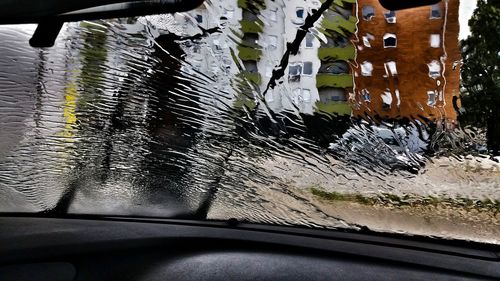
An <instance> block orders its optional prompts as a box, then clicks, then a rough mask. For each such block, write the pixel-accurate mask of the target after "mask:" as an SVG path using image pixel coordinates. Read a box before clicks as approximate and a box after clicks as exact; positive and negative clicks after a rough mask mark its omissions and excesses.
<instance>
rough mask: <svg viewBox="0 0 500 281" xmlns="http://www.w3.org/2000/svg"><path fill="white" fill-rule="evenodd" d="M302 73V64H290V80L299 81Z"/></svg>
mask: <svg viewBox="0 0 500 281" xmlns="http://www.w3.org/2000/svg"><path fill="white" fill-rule="evenodd" d="M301 73H302V65H300V64H298V63H292V64H290V66H289V67H288V81H289V82H299V81H300V74H301Z"/></svg>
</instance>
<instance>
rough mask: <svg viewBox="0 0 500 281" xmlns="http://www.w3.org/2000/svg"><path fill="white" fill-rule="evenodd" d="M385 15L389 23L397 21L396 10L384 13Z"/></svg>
mask: <svg viewBox="0 0 500 281" xmlns="http://www.w3.org/2000/svg"><path fill="white" fill-rule="evenodd" d="M384 17H385V20H386V21H387V22H388V23H396V12H394V11H387V12H385V13H384Z"/></svg>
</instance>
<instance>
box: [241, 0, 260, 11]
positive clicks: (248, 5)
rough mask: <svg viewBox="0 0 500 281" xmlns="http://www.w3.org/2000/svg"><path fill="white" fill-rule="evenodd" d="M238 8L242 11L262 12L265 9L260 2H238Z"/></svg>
mask: <svg viewBox="0 0 500 281" xmlns="http://www.w3.org/2000/svg"><path fill="white" fill-rule="evenodd" d="M237 5H238V8H241V9H244V10H259V11H261V10H264V9H265V8H266V3H265V2H264V1H262V0H238V1H237Z"/></svg>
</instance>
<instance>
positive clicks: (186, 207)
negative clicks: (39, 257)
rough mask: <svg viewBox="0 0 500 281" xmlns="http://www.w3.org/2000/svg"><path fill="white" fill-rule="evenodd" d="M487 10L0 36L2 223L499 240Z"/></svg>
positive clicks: (499, 174) (220, 3)
mask: <svg viewBox="0 0 500 281" xmlns="http://www.w3.org/2000/svg"><path fill="white" fill-rule="evenodd" d="M499 6H500V3H499V1H498V0H488V1H485V0H478V1H477V3H476V1H469V0H467V1H459V0H443V1H441V2H440V3H439V4H436V5H433V6H424V7H419V8H413V9H408V10H400V11H388V10H385V9H384V8H383V7H382V6H381V5H380V4H379V2H378V1H377V0H358V1H354V0H335V1H333V0H326V1H298V0H297V1H296V0H286V1H285V0H277V1H270V0H259V1H250V0H237V1H236V0H212V1H207V2H206V3H205V4H203V5H202V6H201V7H199V8H197V9H195V10H193V11H190V12H185V13H177V14H164V15H155V16H146V17H137V18H122V19H112V20H100V21H92V22H89V21H82V22H72V23H66V24H65V25H64V27H63V30H62V31H61V33H60V34H59V36H58V38H57V40H56V42H55V45H54V46H53V47H50V48H32V47H30V46H29V44H28V41H29V38H30V37H31V35H32V34H33V31H34V30H35V28H36V26H35V25H11V26H0V38H1V40H2V42H4V43H3V44H1V46H0V132H1V133H0V212H3V213H40V214H48V215H55V216H64V215H66V214H92V215H118V216H142V217H161V218H184V219H196V220H227V219H231V218H234V219H238V220H240V221H247V222H251V223H264V224H274V225H293V226H305V227H314V228H331V229H338V228H342V229H354V230H359V229H366V228H368V229H370V230H373V231H379V232H391V233H394V232H397V233H406V234H412V235H414V234H415V235H425V236H433V237H441V238H452V239H464V240H475V241H481V242H488V243H497V244H500V240H499V237H500V214H499V211H500V202H499V201H498V200H499V199H500V164H499V160H500V156H499V155H500V154H499V148H500V109H499V108H500V71H499V68H498V67H499V65H500V63H499V61H500V44H499V43H498V41H497V40H498V38H500V9H499V8H498V7H499Z"/></svg>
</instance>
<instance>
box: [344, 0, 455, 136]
mask: <svg viewBox="0 0 500 281" xmlns="http://www.w3.org/2000/svg"><path fill="white" fill-rule="evenodd" d="M355 9H356V11H355V12H356V13H357V18H358V26H357V28H358V30H357V33H356V35H355V38H354V40H353V41H354V44H355V46H356V49H357V54H356V61H355V65H354V68H353V74H354V94H353V95H351V97H350V99H351V102H352V103H353V116H356V117H361V118H373V117H380V118H382V119H403V118H409V119H411V120H414V119H420V120H425V119H429V120H431V121H434V122H438V123H441V122H444V123H445V124H447V125H448V127H453V126H454V124H455V122H456V118H457V114H456V112H455V110H454V107H453V102H452V100H453V96H457V97H458V96H459V83H460V64H459V61H460V59H461V55H460V50H459V46H458V33H459V22H458V10H459V0H443V1H441V2H440V3H439V4H436V5H434V6H432V7H431V6H427V7H420V8H414V9H408V10H401V11H396V12H394V11H388V10H386V9H385V8H383V7H382V6H381V5H380V3H379V1H378V0H358V5H357V7H356V8H355Z"/></svg>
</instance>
